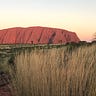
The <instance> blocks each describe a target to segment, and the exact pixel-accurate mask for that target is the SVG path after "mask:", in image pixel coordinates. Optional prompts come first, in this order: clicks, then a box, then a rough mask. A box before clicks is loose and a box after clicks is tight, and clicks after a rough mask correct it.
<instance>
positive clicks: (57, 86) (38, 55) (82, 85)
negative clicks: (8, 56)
mask: <svg viewBox="0 0 96 96" xmlns="http://www.w3.org/2000/svg"><path fill="white" fill-rule="evenodd" d="M15 64H16V73H15V77H14V78H15V79H13V83H14V87H15V90H16V91H17V96H96V45H92V46H81V47H79V48H76V49H74V50H73V51H72V50H71V51H70V50H68V49H67V46H65V47H62V48H52V49H34V50H33V49H32V50H30V48H27V49H25V50H21V51H19V52H18V51H17V52H16V56H15Z"/></svg>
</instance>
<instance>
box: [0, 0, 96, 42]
mask: <svg viewBox="0 0 96 96" xmlns="http://www.w3.org/2000/svg"><path fill="white" fill-rule="evenodd" d="M31 26H46V27H55V28H63V29H66V30H69V31H73V32H76V33H77V35H78V37H79V38H80V39H81V40H87V41H90V40H91V39H92V36H93V33H95V32H96V0H0V29H4V28H10V27H31Z"/></svg>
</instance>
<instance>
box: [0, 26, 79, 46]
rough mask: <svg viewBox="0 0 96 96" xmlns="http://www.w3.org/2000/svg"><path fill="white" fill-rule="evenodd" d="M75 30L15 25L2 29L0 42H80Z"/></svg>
mask: <svg viewBox="0 0 96 96" xmlns="http://www.w3.org/2000/svg"><path fill="white" fill-rule="evenodd" d="M79 41H80V39H79V38H78V36H77V34H76V33H75V32H71V31H67V30H64V29H59V28H51V27H41V26H34V27H27V28H23V27H15V28H8V29H3V30H0V44H61V43H62V44H66V43H68V42H75V43H78V42H79Z"/></svg>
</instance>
